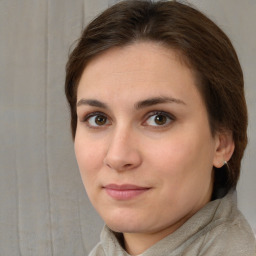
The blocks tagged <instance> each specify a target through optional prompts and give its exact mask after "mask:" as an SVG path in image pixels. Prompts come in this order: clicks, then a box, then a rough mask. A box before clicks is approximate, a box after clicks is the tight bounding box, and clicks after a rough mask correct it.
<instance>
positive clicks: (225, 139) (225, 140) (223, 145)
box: [213, 132, 235, 168]
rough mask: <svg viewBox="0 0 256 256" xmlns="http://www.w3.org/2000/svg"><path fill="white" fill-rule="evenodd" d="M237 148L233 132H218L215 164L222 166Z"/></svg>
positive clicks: (217, 166)
mask: <svg viewBox="0 0 256 256" xmlns="http://www.w3.org/2000/svg"><path fill="white" fill-rule="evenodd" d="M234 150H235V143H234V140H233V134H232V132H221V133H218V134H216V147H215V155H214V159H213V166H214V167H216V168H221V167H222V166H223V165H224V164H225V163H227V162H228V161H229V159H230V158H231V156H232V154H233V152H234Z"/></svg>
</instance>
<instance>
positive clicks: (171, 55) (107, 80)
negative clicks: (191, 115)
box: [77, 42, 197, 100]
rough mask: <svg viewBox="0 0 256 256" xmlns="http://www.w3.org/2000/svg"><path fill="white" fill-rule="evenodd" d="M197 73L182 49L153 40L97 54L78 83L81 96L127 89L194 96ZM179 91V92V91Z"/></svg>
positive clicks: (133, 93)
mask: <svg viewBox="0 0 256 256" xmlns="http://www.w3.org/2000/svg"><path fill="white" fill-rule="evenodd" d="M195 84H196V81H195V75H194V72H193V70H192V69H191V68H189V67H188V66H187V65H185V64H184V62H183V61H181V56H180V53H179V52H177V51H175V50H173V49H168V48H166V47H164V46H162V45H160V44H157V43H152V42H139V43H134V44H132V45H128V46H125V47H116V48H112V49H109V50H107V51H105V52H104V53H102V54H100V55H98V56H96V57H95V58H93V59H92V60H91V61H90V62H89V63H88V65H87V66H86V68H85V70H84V72H83V74H82V77H81V80H80V82H79V85H78V95H77V96H78V100H79V97H85V96H87V95H88V96H90V97H96V96H97V97H100V96H101V95H108V92H111V93H112V96H114V95H113V94H119V95H120V94H121V93H122V92H124V93H126V96H127V97H128V96H133V97H136V95H138V96H139V94H144V95H146V94H152V95H148V96H150V97H152V96H155V94H165V93H167V91H168V92H169V93H171V94H174V95H170V96H182V94H184V93H185V92H188V94H190V96H192V95H193V94H196V93H197V88H196V86H195ZM175 94H176V95H175Z"/></svg>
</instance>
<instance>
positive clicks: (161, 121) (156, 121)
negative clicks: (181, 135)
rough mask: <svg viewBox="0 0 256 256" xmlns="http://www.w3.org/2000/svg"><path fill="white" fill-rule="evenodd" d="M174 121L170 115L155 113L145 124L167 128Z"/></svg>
mask: <svg viewBox="0 0 256 256" xmlns="http://www.w3.org/2000/svg"><path fill="white" fill-rule="evenodd" d="M173 120H174V118H173V117H171V116H170V115H169V114H167V113H164V112H155V113H153V114H151V115H150V116H149V117H148V118H147V120H146V121H145V122H144V125H146V126H167V125H168V124H170V123H171V122H172V121H173Z"/></svg>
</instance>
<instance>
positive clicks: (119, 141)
mask: <svg viewBox="0 0 256 256" xmlns="http://www.w3.org/2000/svg"><path fill="white" fill-rule="evenodd" d="M77 99H78V100H77V114H78V122H77V131H76V137H75V153H76V157H77V162H78V165H79V169H80V172H81V176H82V180H83V183H84V186H85V188H86V191H87V193H88V196H89V198H90V200H91V202H92V204H93V205H94V207H95V208H96V210H97V211H98V212H99V214H100V215H101V217H102V218H103V220H104V221H105V222H106V224H107V225H108V226H109V227H110V228H111V229H113V230H115V231H119V232H123V233H124V234H125V235H127V236H128V233H141V234H148V233H151V234H152V233H154V234H159V237H160V238H161V237H164V236H166V235H167V234H169V233H172V232H173V231H174V230H176V229H177V228H178V227H179V226H181V225H182V224H183V223H184V222H185V221H186V220H187V219H188V218H189V217H191V216H192V215H193V214H194V213H195V212H197V211H198V210H199V209H200V208H201V207H202V206H204V205H205V204H206V203H207V202H208V201H209V200H210V197H211V193H212V187H213V179H212V167H213V165H214V163H215V162H217V161H219V160H218V159H217V156H216V149H217V147H218V144H219V139H218V137H217V136H212V134H211V131H210V127H209V123H208V118H207V111H206V107H205V104H204V102H203V100H202V98H201V95H200V93H199V91H198V89H197V87H196V81H195V78H194V75H193V72H192V70H191V69H189V68H188V67H187V66H185V65H184V64H182V63H181V61H180V58H179V56H178V55H177V54H176V52H175V51H173V50H170V49H166V48H164V47H163V46H160V45H158V44H156V43H146V42H144V43H142V42H141V43H135V44H132V45H130V46H126V47H124V48H113V49H110V50H108V51H106V52H105V53H103V54H102V55H100V56H98V57H96V58H94V59H93V60H92V61H91V62H90V63H89V64H88V66H87V67H86V68H85V70H84V72H83V74H82V77H81V80H80V83H79V86H78V92H77Z"/></svg>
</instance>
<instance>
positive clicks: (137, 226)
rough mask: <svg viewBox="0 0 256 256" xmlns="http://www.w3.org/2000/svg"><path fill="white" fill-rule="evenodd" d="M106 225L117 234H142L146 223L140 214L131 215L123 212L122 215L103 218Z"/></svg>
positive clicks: (110, 215)
mask: <svg viewBox="0 0 256 256" xmlns="http://www.w3.org/2000/svg"><path fill="white" fill-rule="evenodd" d="M102 218H103V220H104V222H105V223H106V225H107V226H108V227H109V228H110V229H111V230H113V231H115V232H120V233H140V232H141V231H142V230H143V229H144V227H143V226H142V225H143V223H144V222H145V219H144V221H143V218H141V217H140V216H139V215H138V214H134V213H132V214H129V213H127V212H123V213H122V214H121V213H119V214H116V213H115V214H113V213H112V214H109V215H108V216H102Z"/></svg>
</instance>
